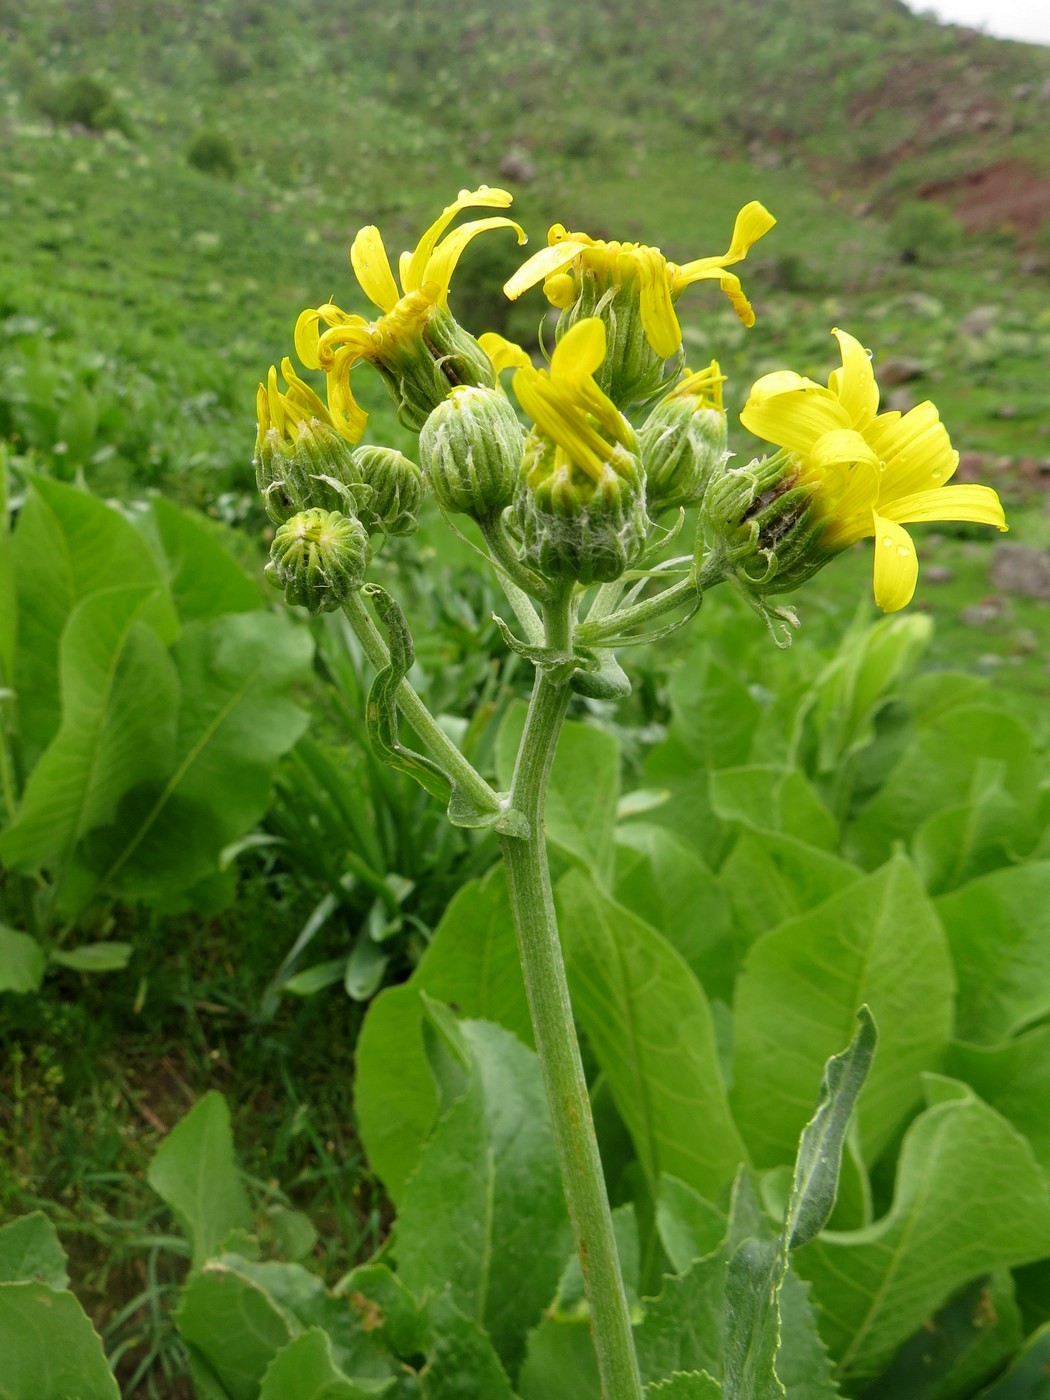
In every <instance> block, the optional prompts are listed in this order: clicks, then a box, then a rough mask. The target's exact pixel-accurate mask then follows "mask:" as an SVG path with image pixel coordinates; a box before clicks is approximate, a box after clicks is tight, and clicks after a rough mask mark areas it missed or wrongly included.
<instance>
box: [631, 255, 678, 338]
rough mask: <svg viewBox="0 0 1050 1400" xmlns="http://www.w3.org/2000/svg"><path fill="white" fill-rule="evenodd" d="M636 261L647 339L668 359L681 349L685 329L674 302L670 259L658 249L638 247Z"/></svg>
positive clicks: (640, 304) (640, 302)
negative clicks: (668, 265)
mask: <svg viewBox="0 0 1050 1400" xmlns="http://www.w3.org/2000/svg"><path fill="white" fill-rule="evenodd" d="M634 261H635V265H636V267H637V269H638V274H639V278H640V281H641V289H642V290H641V298H640V300H639V311H640V312H641V317H642V327H643V329H644V331H645V338H646V339H647V340H648V342H649V344H650V345H651V346H652V348H653V349H654V350H655V351H656V353H657V354H658V355H659V356H660V358H661V359H664V360H668V359H670V357H671V356H672V355H676V354H677V353H678V351H679V349H680V348H681V344H682V328H681V326H680V325H679V324H678V317H677V316H676V315H675V311H674V306H673V305H672V304H671V279H670V277H669V276H668V273H667V262H666V260H665V259H664V256H663V254H662V253H660V252H659V250H658V249H656V248H645V249H639V250H638V251H637V253H636V254H635V257H634Z"/></svg>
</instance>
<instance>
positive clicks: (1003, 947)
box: [937, 861, 1050, 1044]
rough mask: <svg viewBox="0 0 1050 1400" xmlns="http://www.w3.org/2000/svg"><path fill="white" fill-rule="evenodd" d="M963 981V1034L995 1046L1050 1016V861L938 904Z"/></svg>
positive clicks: (998, 875) (976, 884) (989, 878)
mask: <svg viewBox="0 0 1050 1400" xmlns="http://www.w3.org/2000/svg"><path fill="white" fill-rule="evenodd" d="M937 913H938V914H939V915H940V918H941V921H942V922H943V924H944V928H945V931H946V933H947V935H948V941H949V943H950V945H951V950H952V955H953V957H954V959H955V970H956V975H957V977H958V980H959V1004H958V1022H957V1029H958V1034H959V1037H960V1038H961V1039H963V1040H974V1041H978V1042H981V1043H982V1044H993V1043H994V1042H996V1041H998V1040H1003V1039H1005V1038H1006V1037H1007V1036H1010V1035H1013V1034H1014V1033H1015V1032H1016V1031H1018V1030H1020V1029H1021V1027H1022V1026H1025V1025H1028V1024H1029V1023H1031V1022H1033V1021H1036V1020H1039V1019H1041V1018H1042V1017H1044V1016H1046V1015H1047V1014H1048V1013H1050V861H1034V862H1033V863H1032V864H1031V865H1020V866H1014V867H1012V868H1011V869H1009V870H1000V871H996V872H995V873H994V874H991V875H985V876H983V877H982V878H981V879H979V880H974V881H972V882H971V883H970V884H968V885H965V886H964V887H963V888H962V889H960V890H955V891H953V892H952V893H951V894H947V895H942V896H941V898H940V899H938V900H937Z"/></svg>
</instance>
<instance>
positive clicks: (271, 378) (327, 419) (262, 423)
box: [255, 356, 334, 443]
mask: <svg viewBox="0 0 1050 1400" xmlns="http://www.w3.org/2000/svg"><path fill="white" fill-rule="evenodd" d="M281 373H282V374H283V375H284V380H285V384H286V386H287V387H286V388H285V390H284V392H283V393H282V392H281V390H280V389H278V387H277V370H276V368H275V366H273V365H271V366H270V372H269V374H268V375H267V376H266V383H265V384H260V385H259V391H258V393H257V394H256V396H255V412H256V421H257V423H258V439H257V443H261V442H262V440H263V439H264V438H265V437H266V436H267V434H268V433H270V432H276V433H277V434H278V435H279V436H280V437H281V438H282V439H283V440H284V441H285V442H289V443H294V442H295V440H296V438H297V437H298V436H299V430H300V428H301V427H302V426H303V424H306V425H308V426H309V425H310V424H313V423H321V424H323V425H324V426H325V427H328V428H331V427H334V424H333V422H332V415H331V414H330V413H329V412H328V409H327V407H326V405H325V403H324V401H323V400H322V399H321V398H319V397H318V395H317V394H315V393H314V391H313V389H311V388H310V386H309V384H307V383H306V381H305V380H303V379H300V378H299V376H298V375H297V374H296V372H295V370H294V369H293V368H292V362H291V360H290V359H288V357H287V356H285V358H284V359H283V360H282V361H281Z"/></svg>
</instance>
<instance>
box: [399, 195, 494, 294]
mask: <svg viewBox="0 0 1050 1400" xmlns="http://www.w3.org/2000/svg"><path fill="white" fill-rule="evenodd" d="M513 202H514V196H513V195H511V194H509V193H508V191H507V190H501V189H490V188H489V186H488V185H481V186H480V187H479V188H478V189H476V190H460V192H459V194H458V195H457V196H456V198H455V199H454V200H453V201H452V203H451V204H446V206H445V208H444V209H442V211H441V213H440V214H439V215H438V217H437V218H436V219H435V220H434V222H433V223H432V224H431V225H430V227H429V228H428V229H427V231H426V233H424V235H423V237H422V238H421V239H420V240H419V242H418V243H417V244H416V246H415V248H414V249H413V251H412V253H411V255H407V254H404V253H402V255H401V260H400V264H399V270H400V273H401V286H402V287H403V288H404V290H405V291H406V292H417V291H418V290H419V288H420V287H421V286H422V285H423V283H424V282H426V281H431V280H433V279H432V277H430V276H428V274H427V263H428V262H429V261H430V259H431V257H432V256H433V253H434V249H435V248H436V247H437V243H438V239H439V238H440V237H441V235H442V234H443V233H444V232H445V230H446V229H447V228H448V226H449V224H450V223H451V222H452V220H453V219H454V218H455V217H456V215H457V214H458V213H460V212H461V210H463V209H474V208H481V209H507V208H509V206H510V205H511V204H512V203H513Z"/></svg>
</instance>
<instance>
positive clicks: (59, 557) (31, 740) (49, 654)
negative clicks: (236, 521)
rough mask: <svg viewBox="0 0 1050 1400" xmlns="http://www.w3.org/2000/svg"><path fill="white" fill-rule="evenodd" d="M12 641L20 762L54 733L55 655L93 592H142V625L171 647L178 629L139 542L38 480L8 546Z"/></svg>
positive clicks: (72, 492) (118, 522)
mask: <svg viewBox="0 0 1050 1400" xmlns="http://www.w3.org/2000/svg"><path fill="white" fill-rule="evenodd" d="M12 550H13V559H14V573H15V583H16V587H17V590H18V615H19V637H18V649H17V654H16V658H15V687H16V689H17V690H18V696H19V726H20V729H21V733H22V740H23V743H24V744H25V746H26V754H25V758H26V763H27V766H28V767H32V765H33V763H34V762H35V760H36V756H37V754H38V753H39V751H40V750H41V749H42V748H43V747H44V745H45V744H46V743H47V742H48V740H50V739H51V737H52V735H53V734H54V732H55V730H56V729H57V728H58V724H59V718H60V708H59V685H58V652H59V642H60V640H61V637H62V633H63V631H64V630H65V626H66V623H67V621H68V620H69V617H70V615H71V613H72V612H73V609H74V608H75V607H76V606H77V604H78V603H79V602H81V601H82V600H83V599H85V598H87V597H89V596H90V595H91V594H93V593H97V592H100V591H103V590H109V589H127V588H144V589H146V590H147V591H150V592H154V591H155V592H156V596H157V602H156V603H155V604H154V605H153V606H152V608H151V609H150V610H149V612H148V615H147V617H146V620H147V621H148V623H149V624H150V625H151V626H152V627H153V628H154V629H155V630H156V631H157V634H158V636H159V637H160V639H161V640H162V641H163V642H165V643H167V644H170V643H171V642H172V641H173V640H174V638H175V634H176V632H177V630H178V623H177V620H176V617H175V613H174V610H173V608H172V606H171V602H170V600H169V599H167V597H166V596H165V589H164V581H163V578H162V577H161V574H160V571H159V570H158V568H157V565H156V562H155V561H154V559H153V557H152V555H151V554H150V551H149V548H148V547H147V545H146V543H145V541H144V540H143V539H142V537H141V536H140V535H139V533H138V531H137V530H136V529H135V528H134V526H133V525H131V524H130V523H129V522H128V521H127V520H126V519H125V518H124V516H123V515H122V514H121V513H120V512H119V511H117V510H114V509H112V508H111V507H110V506H107V505H104V504H103V502H102V501H100V500H97V499H96V498H95V497H94V496H91V495H89V494H88V493H87V492H86V491H80V490H77V489H76V488H74V487H72V486H65V485H63V484H62V483H61V482H57V481H49V480H47V479H46V478H43V477H37V478H35V479H34V482H33V489H32V491H31V492H30V494H29V497H28V499H27V501H26V503H25V506H24V507H23V509H22V510H21V511H20V512H19V517H18V525H17V528H16V530H15V533H14V537H13V541H12Z"/></svg>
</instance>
